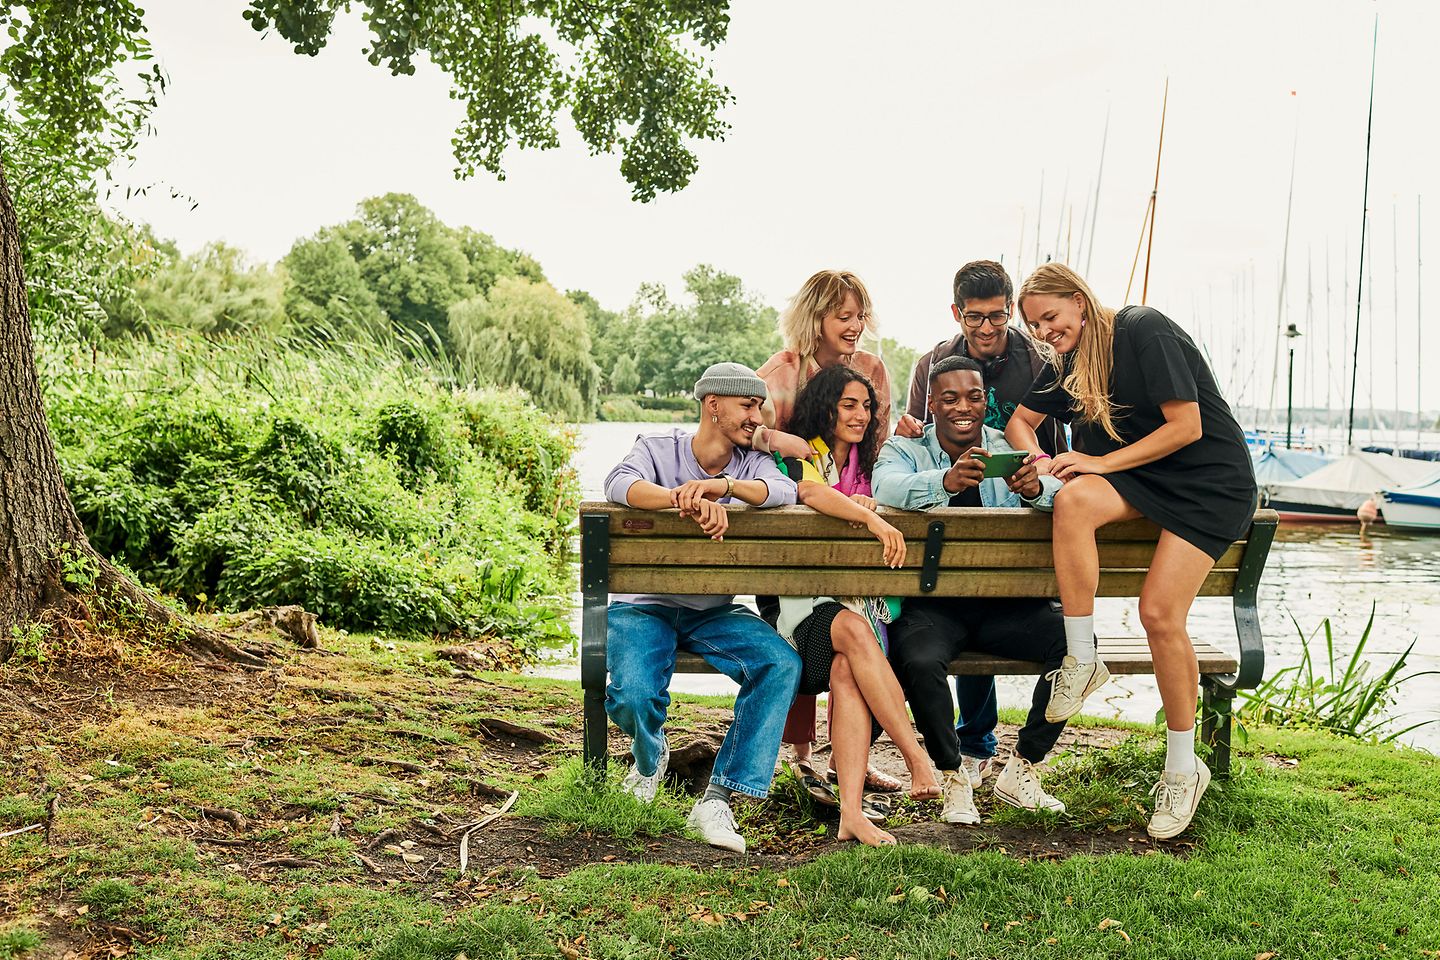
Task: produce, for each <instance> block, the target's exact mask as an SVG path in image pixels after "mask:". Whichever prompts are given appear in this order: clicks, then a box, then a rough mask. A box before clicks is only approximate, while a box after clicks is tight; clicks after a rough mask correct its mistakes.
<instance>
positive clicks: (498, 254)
mask: <svg viewBox="0 0 1440 960" xmlns="http://www.w3.org/2000/svg"><path fill="white" fill-rule="evenodd" d="M110 257H111V258H112V259H123V260H124V261H125V263H126V265H127V268H128V271H129V282H128V283H125V284H120V285H118V290H116V291H113V292H112V293H111V294H110V295H108V296H106V297H105V298H104V300H103V318H102V319H101V322H100V323H99V328H100V331H101V332H103V334H104V335H105V336H108V337H112V338H115V337H126V336H140V337H144V336H147V335H149V334H150V333H152V332H156V331H158V330H162V329H173V328H177V327H178V328H187V329H190V330H193V331H195V332H198V333H201V334H204V335H207V336H229V335H255V334H265V335H281V334H302V335H310V336H313V337H315V338H317V339H319V340H322V341H329V340H336V341H343V340H350V339H354V338H365V339H374V340H380V341H392V340H394V341H399V342H401V343H403V344H409V345H412V346H413V347H414V349H417V350H424V351H427V352H430V353H433V354H435V355H437V356H443V357H445V358H447V360H448V361H450V362H452V363H453V364H454V365H455V367H456V369H457V371H458V372H459V373H460V374H461V375H463V376H466V377H471V378H474V379H475V380H477V381H479V382H482V383H487V384H495V385H498V386H517V387H520V388H522V389H524V390H525V391H527V392H528V393H529V394H530V395H531V397H532V398H533V399H534V400H535V402H536V404H537V405H539V406H540V407H542V408H544V409H547V410H550V411H552V412H555V413H557V414H560V415H562V416H565V417H567V418H570V419H574V420H582V419H589V418H590V417H592V416H594V414H595V411H596V407H597V404H598V402H599V400H600V398H601V396H602V395H604V394H626V395H637V394H643V395H651V396H656V397H666V396H681V395H684V394H686V393H687V392H688V391H689V390H690V389H691V388H692V386H693V385H694V383H695V381H696V380H697V379H699V377H700V374H701V372H703V371H704V369H705V367H707V366H709V365H710V364H711V363H714V362H716V361H717V360H721V359H725V360H737V361H739V362H741V363H746V364H749V365H751V366H759V365H760V364H761V363H763V362H764V361H765V359H766V358H767V357H768V356H770V354H772V353H774V352H775V351H776V350H777V349H779V346H780V343H779V337H778V335H777V333H776V329H775V322H776V311H775V309H774V308H772V307H769V306H767V305H765V304H764V303H763V302H761V301H760V299H759V298H758V297H756V296H755V295H754V294H752V293H750V292H749V291H747V290H746V289H745V287H744V285H743V284H742V282H741V281H740V278H739V277H736V276H734V275H732V274H728V273H725V272H724V271H721V270H718V269H716V268H715V267H713V266H709V265H704V264H702V265H700V266H697V267H695V268H694V269H692V270H690V271H689V272H687V273H686V274H685V276H684V293H683V296H681V297H676V298H672V296H671V295H670V293H669V292H668V291H667V290H666V289H665V288H664V287H663V286H661V285H659V284H653V283H652V284H645V285H642V286H641V288H640V290H639V292H638V293H637V295H636V297H635V299H634V301H633V302H632V303H631V304H630V305H629V306H628V307H627V308H626V309H624V310H623V311H612V310H607V309H605V308H604V307H602V306H601V305H600V303H599V302H598V301H597V300H596V299H595V298H594V297H593V296H591V295H590V294H589V293H587V292H585V291H583V290H571V291H569V292H568V293H563V294H562V293H561V292H560V291H559V290H557V289H556V288H555V287H554V286H552V285H551V284H550V283H549V282H548V281H547V280H546V278H545V273H544V271H543V270H542V269H541V267H540V264H539V263H537V262H536V261H535V259H534V258H533V257H531V256H529V255H528V254H525V253H523V252H520V251H517V250H511V249H508V248H506V247H503V246H501V245H500V244H499V243H497V242H496V241H495V240H494V238H493V237H491V236H489V235H488V234H485V233H482V232H481V231H479V230H474V229H471V228H469V227H458V228H456V227H451V226H449V225H447V224H445V223H444V222H442V221H441V220H440V218H439V217H437V216H436V215H435V214H434V213H433V212H432V211H431V210H429V209H427V208H426V207H425V206H424V205H422V204H421V203H420V202H419V201H418V200H416V199H415V198H414V197H413V196H410V195H409V194H396V193H391V194H386V195H384V196H381V197H372V198H370V199H368V200H364V201H362V202H361V203H360V204H359V206H358V208H357V210H356V215H355V217H354V218H353V219H351V220H347V221H346V222H344V223H340V224H336V225H334V226H329V227H325V228H323V229H321V230H319V231H318V232H316V233H315V234H314V235H313V236H309V237H305V238H303V239H300V240H297V241H296V242H295V244H294V245H293V246H292V247H291V248H290V252H289V253H288V254H286V256H285V257H284V258H282V259H281V261H280V262H279V263H278V264H276V265H275V266H273V267H271V266H267V265H265V264H257V263H253V262H251V261H249V260H248V259H247V258H246V256H245V255H244V254H243V252H241V251H240V250H238V249H236V248H234V247H231V246H227V245H226V244H223V243H212V244H208V245H206V246H205V247H203V248H202V249H201V250H199V251H197V252H196V253H193V254H190V255H188V256H186V255H182V254H181V253H180V251H179V250H178V249H177V248H176V246H175V245H174V244H173V243H171V242H170V241H167V240H163V239H159V238H157V237H155V236H154V235H153V233H152V232H151V231H150V230H149V229H148V228H143V227H142V228H138V229H134V230H132V231H131V238H130V243H129V244H127V245H125V246H124V248H123V250H117V251H116V252H112V253H111V254H110Z"/></svg>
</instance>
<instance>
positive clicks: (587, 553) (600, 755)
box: [580, 514, 610, 774]
mask: <svg viewBox="0 0 1440 960" xmlns="http://www.w3.org/2000/svg"><path fill="white" fill-rule="evenodd" d="M580 586H581V596H582V598H583V607H582V608H581V620H580V686H581V688H582V689H583V690H584V691H585V750H584V755H585V763H586V765H587V766H589V767H590V768H591V769H592V770H594V771H596V772H597V773H600V774H604V772H605V765H606V762H607V761H608V760H609V746H608V738H609V733H610V726H609V725H610V718H609V717H607V716H606V715H605V683H606V680H607V679H608V676H609V670H608V668H607V666H606V648H607V644H608V633H609V604H610V518H609V517H608V516H606V515H605V514H586V515H585V516H583V517H581V518H580Z"/></svg>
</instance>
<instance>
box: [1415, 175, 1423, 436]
mask: <svg viewBox="0 0 1440 960" xmlns="http://www.w3.org/2000/svg"><path fill="white" fill-rule="evenodd" d="M1420 267H1421V263H1420V196H1419V194H1416V196H1415V446H1416V447H1419V446H1420V431H1421V430H1422V429H1423V427H1424V420H1425V415H1424V413H1423V411H1424V409H1425V405H1424V404H1423V403H1421V402H1420V358H1421V357H1423V356H1424V354H1423V353H1421V352H1420V343H1421V338H1422V331H1423V330H1424V329H1425V325H1424V324H1423V323H1421V322H1420V282H1421V270H1420Z"/></svg>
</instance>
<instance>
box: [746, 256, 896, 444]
mask: <svg viewBox="0 0 1440 960" xmlns="http://www.w3.org/2000/svg"><path fill="white" fill-rule="evenodd" d="M867 331H868V332H870V333H872V334H873V333H875V318H874V315H873V314H872V313H871V304H870V294H869V292H868V291H867V290H866V289H865V284H863V283H861V282H860V278H859V277H857V276H855V274H853V273H851V272H850V271H848V270H821V271H820V272H819V273H817V274H815V275H814V276H813V277H811V278H810V279H809V280H806V281H805V285H804V286H803V287H801V288H800V292H799V293H797V294H795V296H793V297H791V298H790V302H789V304H787V305H786V307H785V311H784V312H783V313H781V314H780V340H781V342H782V343H784V344H785V349H783V350H781V351H780V352H779V353H777V354H775V355H774V356H773V357H771V358H770V359H769V360H766V361H765V363H764V365H763V366H761V367H760V369H759V370H758V371H756V372H757V373H759V374H760V379H762V380H764V381H765V387H766V389H767V390H768V391H769V396H768V397H767V398H766V400H765V422H766V424H767V425H769V426H771V427H774V428H775V429H776V430H784V429H785V427H786V425H787V424H789V422H790V414H791V413H792V412H794V409H795V394H797V393H799V392H800V388H801V387H803V386H804V385H805V384H806V383H807V382H808V381H809V380H810V378H811V377H813V376H814V375H815V374H817V373H819V372H820V371H821V370H824V369H825V368H826V367H833V366H837V365H841V364H843V365H844V366H847V367H851V368H853V369H855V370H856V371H858V372H860V373H863V374H865V376H866V378H867V379H868V380H869V381H870V383H871V384H873V385H874V387H875V397H876V400H877V401H878V402H879V404H880V408H879V409H878V410H877V411H876V416H877V418H878V419H879V421H880V430H881V438H880V439H881V441H882V442H883V441H884V440H885V438H887V437H889V436H890V376H889V374H887V373H886V372H885V364H884V363H883V362H882V361H881V360H880V358H879V357H877V356H875V354H873V353H869V352H867V351H865V350H861V349H860V337H861V335H862V334H864V333H866V332H867Z"/></svg>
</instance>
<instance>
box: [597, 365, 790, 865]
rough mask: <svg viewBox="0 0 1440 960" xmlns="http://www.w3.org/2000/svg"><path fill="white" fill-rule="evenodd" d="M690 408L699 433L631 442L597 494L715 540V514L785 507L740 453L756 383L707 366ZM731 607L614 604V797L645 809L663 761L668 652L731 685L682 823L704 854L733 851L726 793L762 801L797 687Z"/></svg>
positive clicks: (751, 425) (664, 600) (784, 498)
mask: <svg viewBox="0 0 1440 960" xmlns="http://www.w3.org/2000/svg"><path fill="white" fill-rule="evenodd" d="M695 399H697V400H699V401H700V412H701V417H700V426H699V429H697V430H695V431H694V432H693V433H691V432H688V431H685V430H680V429H675V430H672V431H671V432H670V433H667V434H661V435H659V436H642V437H640V438H638V439H637V440H636V441H635V446H634V448H632V449H631V451H630V454H629V455H628V456H627V457H626V458H625V459H624V460H622V461H620V463H619V464H618V465H617V466H616V467H615V469H613V470H611V471H610V475H609V476H608V477H606V478H605V495H606V496H607V497H608V498H609V499H610V500H611V501H613V502H615V503H620V504H624V505H626V506H630V507H638V508H640V509H642V510H666V509H670V508H672V507H675V508H678V509H679V510H680V515H681V516H682V517H688V518H689V519H691V520H694V521H695V523H696V524H698V525H699V526H700V529H701V530H703V531H704V532H705V533H707V534H709V535H710V536H711V538H712V539H714V540H716V541H719V540H722V539H724V536H725V530H726V529H727V528H728V527H729V523H730V521H729V518H728V516H727V515H726V512H725V504H727V503H731V502H733V501H735V500H740V501H743V502H745V503H748V504H750V505H752V506H756V507H775V506H781V505H784V504H790V503H794V502H795V481H793V480H791V479H789V478H788V477H786V476H785V475H783V474H782V473H781V472H780V470H779V469H778V468H777V467H776V465H775V461H774V460H772V459H771V458H770V457H769V456H767V455H765V454H763V453H759V452H758V451H755V450H752V449H751V448H750V438H751V437H752V435H753V434H754V433H755V428H756V427H757V426H759V425H760V424H761V423H762V420H761V414H760V407H761V404H762V403H763V402H764V400H765V381H763V380H761V379H760V378H759V377H758V376H756V374H755V371H753V370H751V369H750V368H749V367H747V366H745V365H744V364H739V363H717V364H715V365H713V366H711V367H710V368H709V369H707V370H706V371H705V374H704V376H702V377H701V378H700V380H699V381H698V382H697V383H696V384H695ZM734 601H735V598H734V597H725V596H690V595H684V596H682V595H678V594H669V595H663V596H649V595H644V596H642V595H634V594H616V595H615V596H613V597H612V598H611V601H610V609H609V631H608V666H609V670H610V684H609V686H608V688H607V689H606V691H605V710H606V712H607V713H609V715H610V719H612V720H614V721H615V724H616V726H618V727H619V728H620V729H621V730H623V731H625V732H626V733H628V734H629V735H630V737H631V739H632V741H633V744H632V752H633V753H634V756H635V765H634V766H633V767H632V768H631V769H630V771H629V773H627V774H626V776H625V781H624V786H625V789H626V790H628V791H630V792H631V793H632V794H634V795H635V796H636V797H639V798H640V799H641V800H645V801H650V800H653V799H654V797H655V792H656V789H657V788H658V787H659V784H660V782H661V781H662V780H664V778H665V768H666V765H667V764H668V762H669V759H670V745H669V743H668V742H667V740H666V738H665V732H664V725H665V712H666V709H667V708H668V707H669V705H670V693H669V687H670V678H671V676H672V675H673V674H674V672H675V653H676V651H677V650H688V651H691V652H693V653H698V654H699V655H700V656H702V657H704V658H705V660H706V661H707V662H709V664H710V665H711V666H712V667H714V668H715V669H716V670H719V671H720V672H721V673H723V674H725V675H726V676H728V677H729V678H730V679H732V680H734V681H735V682H736V683H738V684H740V695H739V696H738V697H736V699H735V719H734V721H733V722H732V723H731V724H730V729H729V730H728V731H727V732H726V734H725V742H724V743H722V744H721V745H720V750H719V752H718V753H716V755H715V768H714V772H713V773H712V774H711V775H710V786H709V787H708V788H707V789H706V791H705V795H704V796H703V797H701V798H700V801H699V802H698V803H696V804H695V808H694V809H693V810H692V811H691V812H690V818H689V824H690V826H691V828H692V829H694V830H695V831H696V832H697V833H699V834H700V835H701V836H703V837H704V838H705V840H706V841H707V842H709V843H710V844H712V845H713V846H717V847H724V848H725V849H727V850H734V851H737V852H739V853H744V852H745V838H744V837H742V836H741V835H740V833H739V831H738V830H737V829H736V827H735V816H734V813H733V812H732V811H731V809H730V795H731V794H732V793H740V794H745V795H748V796H752V797H763V796H765V795H766V794H768V793H769V792H770V779H771V777H772V776H773V775H774V773H775V758H776V757H777V755H778V754H779V752H780V734H781V731H782V730H783V729H784V727H785V714H786V712H787V711H788V710H789V709H790V701H791V700H793V699H794V698H795V690H796V688H797V686H798V685H799V682H800V657H799V655H798V654H796V653H795V651H794V649H792V648H791V646H790V645H789V644H788V643H786V642H785V641H784V640H782V639H781V638H780V636H779V635H778V634H776V633H775V631H774V630H773V629H771V627H770V625H769V624H767V623H766V622H765V621H764V620H761V619H760V618H759V617H758V616H756V615H755V614H754V613H752V612H751V611H750V610H748V609H746V608H745V607H742V606H740V605H739V604H737V603H735V602H734Z"/></svg>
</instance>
